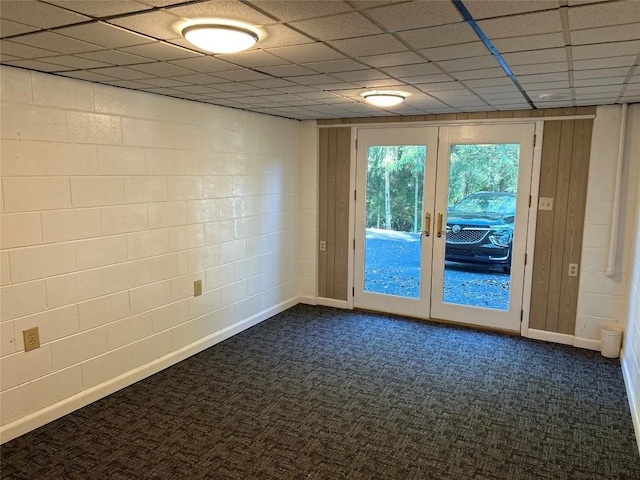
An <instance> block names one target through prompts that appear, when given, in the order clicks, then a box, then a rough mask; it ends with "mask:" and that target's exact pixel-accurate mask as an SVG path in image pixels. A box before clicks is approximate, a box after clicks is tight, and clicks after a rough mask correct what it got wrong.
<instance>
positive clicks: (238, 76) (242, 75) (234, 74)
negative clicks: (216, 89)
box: [216, 68, 270, 82]
mask: <svg viewBox="0 0 640 480" xmlns="http://www.w3.org/2000/svg"><path fill="white" fill-rule="evenodd" d="M216 76H217V77H220V78H224V79H227V80H231V81H232V82H249V81H252V80H253V81H255V80H266V79H269V78H270V77H269V75H265V74H264V73H260V72H257V71H255V70H250V69H248V68H242V69H239V70H229V71H226V72H217V73H216Z"/></svg>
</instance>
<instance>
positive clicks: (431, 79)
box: [402, 73, 453, 85]
mask: <svg viewBox="0 0 640 480" xmlns="http://www.w3.org/2000/svg"><path fill="white" fill-rule="evenodd" d="M402 80H403V81H404V82H406V83H408V84H409V85H415V84H424V83H441V82H450V81H451V80H453V78H452V77H451V75H447V74H445V73H436V74H434V75H418V76H415V77H403V78H402Z"/></svg>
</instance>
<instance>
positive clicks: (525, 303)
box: [347, 117, 544, 337]
mask: <svg viewBox="0 0 640 480" xmlns="http://www.w3.org/2000/svg"><path fill="white" fill-rule="evenodd" d="M512 123H534V124H535V129H534V132H535V141H534V146H533V163H532V166H531V189H530V195H531V205H530V206H529V211H528V215H529V222H528V225H527V234H526V238H527V244H526V250H525V252H526V255H527V263H526V265H525V269H524V284H523V298H522V322H521V324H520V335H521V336H524V337H528V332H529V316H530V312H531V287H532V283H533V264H534V251H535V238H536V224H537V218H538V199H539V189H540V167H541V163H542V143H543V135H544V120H533V119H532V121H531V122H528V121H527V118H526V117H524V118H514V119H489V120H477V121H469V120H450V121H440V122H438V121H435V122H407V123H406V124H402V123H398V124H396V125H392V124H389V123H386V124H384V123H380V124H373V123H372V124H365V125H358V126H352V127H351V161H350V167H351V168H350V179H349V192H350V195H351V201H350V202H349V226H350V227H349V244H350V245H355V243H354V242H355V239H356V222H355V216H356V199H355V192H356V180H357V179H356V161H357V158H356V154H357V153H356V146H357V135H358V129H359V128H407V127H411V126H432V127H439V126H449V125H451V126H462V125H470V126H471V125H473V126H475V125H478V126H479V125H500V124H512ZM348 252H349V253H348V275H349V282H348V283H347V285H348V292H347V308H349V309H350V310H353V309H354V296H353V291H354V288H355V287H354V285H355V281H354V265H355V255H354V248H349V249H348Z"/></svg>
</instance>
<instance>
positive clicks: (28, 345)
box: [22, 327, 40, 352]
mask: <svg viewBox="0 0 640 480" xmlns="http://www.w3.org/2000/svg"><path fill="white" fill-rule="evenodd" d="M22 336H23V338H24V351H25V352H28V351H29V350H35V349H36V348H40V331H39V330H38V327H33V328H28V329H26V330H23V331H22Z"/></svg>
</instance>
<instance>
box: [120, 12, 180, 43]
mask: <svg viewBox="0 0 640 480" xmlns="http://www.w3.org/2000/svg"><path fill="white" fill-rule="evenodd" d="M185 21H186V19H184V18H181V17H179V16H175V15H171V14H170V13H167V12H165V11H162V10H156V11H152V12H147V13H140V14H137V15H130V16H128V17H122V18H115V19H112V20H109V21H108V22H107V23H110V24H113V25H118V26H119V27H124V28H126V29H128V30H132V31H134V32H137V33H141V34H143V35H149V36H150V37H154V38H157V39H160V40H171V39H174V38H182V37H181V35H180V29H179V27H180V26H181V25H182V24H183V23H184V22H185Z"/></svg>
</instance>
